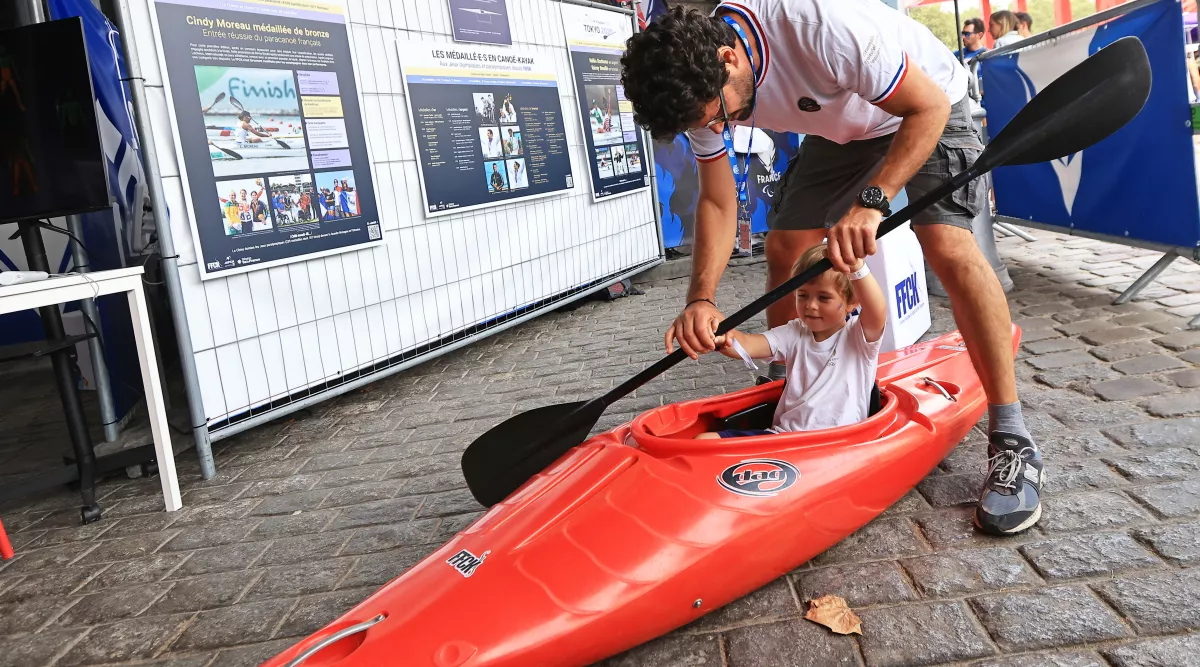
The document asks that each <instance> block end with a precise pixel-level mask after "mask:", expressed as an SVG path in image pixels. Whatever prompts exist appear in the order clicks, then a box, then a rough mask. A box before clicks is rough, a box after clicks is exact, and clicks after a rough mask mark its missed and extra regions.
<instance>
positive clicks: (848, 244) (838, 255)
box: [828, 205, 883, 273]
mask: <svg viewBox="0 0 1200 667" xmlns="http://www.w3.org/2000/svg"><path fill="white" fill-rule="evenodd" d="M881 222H883V213H881V212H880V211H878V210H876V209H873V208H864V207H862V206H857V205H855V206H852V207H850V210H849V211H847V212H846V215H844V216H842V219H841V220H839V221H838V223H837V224H836V225H834V226H833V227H832V228H830V230H829V251H828V252H829V261H830V262H832V263H833V268H834V269H835V270H837V271H840V272H842V273H852V272H853V271H854V267H855V265H857V264H858V260H860V259H866V258H867V257H869V256H870V255H874V254H875V232H876V231H878V230H879V224H880V223H881Z"/></svg>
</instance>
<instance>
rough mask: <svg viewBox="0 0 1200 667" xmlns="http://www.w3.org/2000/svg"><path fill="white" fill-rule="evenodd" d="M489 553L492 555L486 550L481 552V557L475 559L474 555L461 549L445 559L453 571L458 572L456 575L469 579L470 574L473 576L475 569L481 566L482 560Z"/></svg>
mask: <svg viewBox="0 0 1200 667" xmlns="http://www.w3.org/2000/svg"><path fill="white" fill-rule="evenodd" d="M490 553H492V552H491V550H488V551H485V552H483V555H482V556H478V557H476V556H475V554H473V553H471V552H470V551H467V550H466V549H463V550H462V551H459V552H458V553H456V554H454V555H453V556H451V557H450V558H448V559H446V562H447V563H449V564H450V565H453V566H454V569H455V570H458V573H459V574H461V575H462V576H464V577H470V576H471V575H472V574H475V569H476V568H478V567H479V566H480V565H483V559H485V558H487V557H488V554H490Z"/></svg>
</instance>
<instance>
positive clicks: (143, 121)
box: [115, 0, 217, 479]
mask: <svg viewBox="0 0 1200 667" xmlns="http://www.w3.org/2000/svg"><path fill="white" fill-rule="evenodd" d="M115 4H116V6H117V16H116V20H117V32H119V33H120V34H121V46H122V48H123V49H124V51H125V67H126V72H127V73H128V76H129V89H130V92H131V93H132V95H133V115H134V119H135V120H136V122H137V134H138V142H139V144H140V148H141V153H142V165H143V167H144V168H145V172H146V181H147V185H148V186H149V188H150V206H151V208H152V209H153V212H154V228H155V231H156V232H157V233H158V250H159V254H160V255H162V269H163V282H165V283H166V288H167V301H168V302H169V303H170V304H171V320H172V322H174V324H175V340H176V343H177V344H178V345H179V365H180V367H181V369H182V370H183V382H184V386H185V393H186V394H187V401H188V413H189V415H190V419H191V428H192V435H193V437H194V438H195V441H196V457H197V458H198V459H199V461H200V476H201V477H203V478H204V479H211V478H212V477H213V476H214V475H216V474H217V468H216V464H215V463H214V462H213V456H212V443H211V442H210V441H209V438H208V420H207V419H206V418H205V415H204V404H203V402H202V401H201V398H200V379H199V377H198V376H197V374H196V357H195V354H194V353H193V352H192V339H191V334H190V332H189V329H188V321H187V313H186V312H184V309H183V287H182V285H181V283H180V281H179V257H178V256H177V255H176V253H175V242H174V239H173V238H172V235H171V221H170V220H169V219H168V218H167V197H166V193H164V192H163V187H162V176H161V175H160V173H159V170H158V151H157V150H156V148H155V146H154V137H155V134H154V130H153V128H151V127H150V118H149V105H148V104H147V102H146V86H145V83H144V81H143V79H142V67H141V64H140V63H139V62H138V57H137V46H136V45H135V44H134V39H133V32H132V31H131V30H129V29H128V27H129V26H131V25H133V20H132V19H131V18H130V16H129V5H128V3H127V2H123V1H122V0H117V2H116V3H115Z"/></svg>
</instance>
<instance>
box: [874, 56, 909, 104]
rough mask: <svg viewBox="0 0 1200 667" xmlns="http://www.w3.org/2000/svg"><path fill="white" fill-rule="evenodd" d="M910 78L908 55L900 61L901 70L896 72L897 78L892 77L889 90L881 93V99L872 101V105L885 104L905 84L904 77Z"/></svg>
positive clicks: (877, 98)
mask: <svg viewBox="0 0 1200 667" xmlns="http://www.w3.org/2000/svg"><path fill="white" fill-rule="evenodd" d="M906 76H908V54H907V53H905V54H904V58H903V59H902V60H901V61H900V69H898V70H896V76H894V77H892V82H891V83H889V84H888V87H887V89H885V90H884V91H883V92H882V93H880V95H879V97H876V98H875V99H873V100H871V104H883V103H884V102H887V101H888V100H890V99H891V98H892V95H894V94H896V89H897V88H899V87H900V84H902V83H904V77H906Z"/></svg>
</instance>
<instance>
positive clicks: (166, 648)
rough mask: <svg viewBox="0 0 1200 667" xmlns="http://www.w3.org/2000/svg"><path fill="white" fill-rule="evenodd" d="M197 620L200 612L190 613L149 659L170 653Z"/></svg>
mask: <svg viewBox="0 0 1200 667" xmlns="http://www.w3.org/2000/svg"><path fill="white" fill-rule="evenodd" d="M199 619H200V612H198V611H196V612H192V615H191V616H190V617H188V619H187V620H186V621H184V622H183V623H180V624H179V625H178V626H177V627H176V628H175V632H173V633H171V634H170V635H167V637H166V638H165V639H164V640H163V642H162V645H161V646H159V648H158V650H157V651H155V652H154V653H152V654H151V655H150V657H151V659H152V660H157V659H158V658H159V657H161V656H163V655H166V654H167V653H170V651H171V646H172V645H173V644H174V643H175V642H177V641H179V638H180V637H182V636H183V635H184V633H186V632H187V631H188V630H189V629H191V627H192V626H193V625H195V624H196V621H197V620H199ZM213 658H214V659H215V658H216V656H215V655H214V656H213ZM118 664H120V663H118ZM208 664H210V665H211V664H212V662H211V661H210V662H209V663H208ZM50 667H54V666H53V665H51V666H50Z"/></svg>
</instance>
